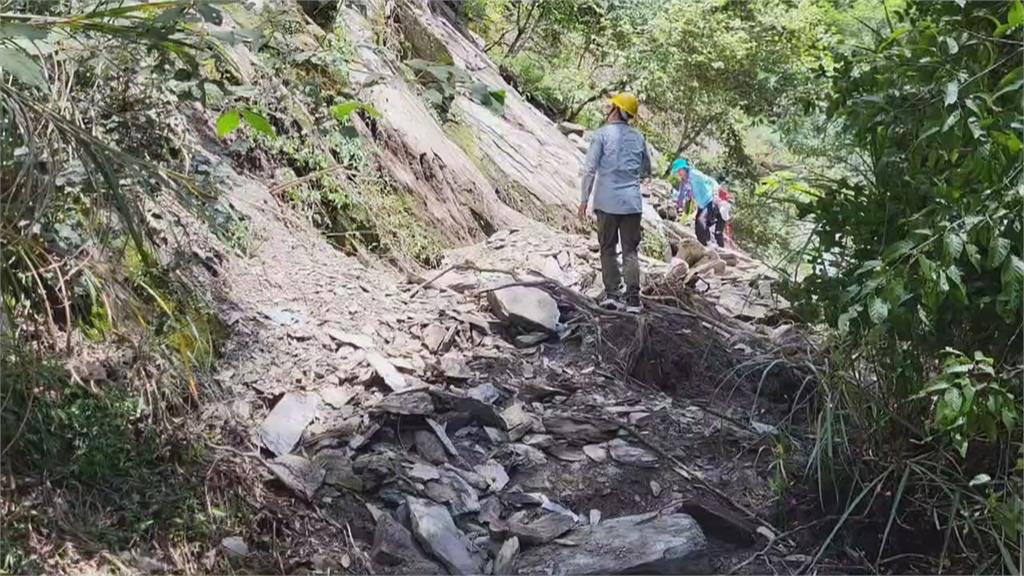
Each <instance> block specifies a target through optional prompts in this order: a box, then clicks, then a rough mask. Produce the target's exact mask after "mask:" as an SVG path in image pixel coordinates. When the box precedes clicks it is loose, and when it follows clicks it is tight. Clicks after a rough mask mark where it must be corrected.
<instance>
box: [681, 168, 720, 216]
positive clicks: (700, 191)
mask: <svg viewBox="0 0 1024 576" xmlns="http://www.w3.org/2000/svg"><path fill="white" fill-rule="evenodd" d="M689 174H690V177H689V178H687V179H686V182H685V183H683V182H680V183H679V189H678V190H676V204H682V203H683V202H686V200H687V199H689V198H693V201H694V203H696V204H697V208H706V207H707V206H708V204H711V202H712V201H714V199H715V192H716V191H717V190H718V181H716V180H715V179H714V178H712V177H711V176H708V175H707V174H705V173H703V172H701V171H700V170H697V169H696V168H694V167H693V166H690V170H689Z"/></svg>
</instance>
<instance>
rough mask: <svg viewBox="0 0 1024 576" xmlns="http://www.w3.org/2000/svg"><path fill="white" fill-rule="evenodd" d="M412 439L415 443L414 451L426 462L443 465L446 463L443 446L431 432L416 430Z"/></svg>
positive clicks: (446, 458)
mask: <svg viewBox="0 0 1024 576" xmlns="http://www.w3.org/2000/svg"><path fill="white" fill-rule="evenodd" d="M413 439H414V440H415V442H416V451H417V452H419V454H420V456H422V457H423V459H424V460H426V461H427V462H430V463H431V464H444V463H445V462H447V461H448V457H447V456H445V451H444V445H443V444H441V441H440V440H438V439H437V436H435V435H434V434H433V433H432V432H429V431H427V430H417V431H416V433H415V434H414V435H413Z"/></svg>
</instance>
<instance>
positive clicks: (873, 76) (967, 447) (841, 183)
mask: <svg viewBox="0 0 1024 576" xmlns="http://www.w3.org/2000/svg"><path fill="white" fill-rule="evenodd" d="M891 16H892V18H891V22H890V29H889V31H888V34H887V35H881V36H880V37H879V38H878V40H877V42H876V45H875V49H874V50H871V51H863V52H855V53H851V54H849V55H845V56H843V57H842V59H841V60H840V66H839V68H838V70H837V78H836V82H835V87H836V89H837V92H836V94H835V95H834V97H833V99H832V102H831V105H830V108H829V115H830V119H831V120H832V121H833V122H836V123H838V126H839V127H840V129H841V130H842V131H843V132H844V133H845V135H846V136H847V137H848V138H849V141H850V145H851V146H852V148H851V149H849V150H848V151H847V153H848V154H849V155H850V156H851V157H854V158H858V159H861V161H860V162H858V163H857V164H856V165H854V166H853V171H851V172H850V173H849V174H847V175H844V176H839V177H834V178H829V179H825V180H823V181H822V182H821V183H820V184H819V187H820V194H815V195H813V196H810V197H808V198H807V199H806V200H805V201H803V202H802V203H801V214H802V215H806V216H809V217H810V218H811V219H812V220H813V222H814V226H815V227H814V229H813V233H812V239H813V242H812V244H811V246H810V251H809V256H810V262H811V264H812V266H813V267H814V272H815V273H814V274H813V275H811V276H809V277H808V278H807V279H806V280H805V282H804V283H803V290H804V291H805V292H804V293H803V302H804V304H805V305H806V306H805V307H804V310H813V311H815V312H816V313H817V314H818V316H817V317H818V318H820V319H821V320H823V321H824V322H826V323H827V324H828V325H830V326H832V327H834V328H835V329H836V330H837V332H838V333H839V335H840V338H841V342H840V348H839V352H838V354H839V355H841V356H842V357H844V358H846V360H845V361H844V364H842V365H841V367H845V369H846V371H845V372H842V373H836V374H834V375H833V377H832V378H831V380H830V381H827V382H825V383H824V386H823V388H822V390H821V392H822V394H823V396H824V397H823V398H822V399H821V406H822V407H821V410H820V412H819V426H818V434H819V437H818V445H817V447H816V449H815V456H816V461H817V463H818V467H817V475H818V477H819V481H821V482H822V483H825V484H829V483H832V482H835V484H833V485H834V486H836V487H837V488H839V491H840V493H841V494H845V495H846V496H845V497H844V496H842V495H841V496H839V498H840V500H843V499H845V498H849V500H848V501H852V504H851V506H850V507H851V508H852V507H856V505H857V504H858V503H859V502H860V501H861V499H862V498H863V496H864V495H865V494H866V493H869V492H870V491H871V490H874V489H877V488H880V487H881V485H882V484H883V483H885V482H894V481H895V480H896V478H902V480H901V481H900V482H899V488H898V490H897V491H896V493H897V494H900V495H902V494H904V493H905V494H906V495H907V496H906V497H904V498H903V500H902V504H903V505H904V506H906V507H908V508H910V509H911V510H914V509H915V508H916V506H917V504H916V503H922V502H926V503H928V504H927V508H925V509H924V510H919V509H918V510H916V513H917V514H921V515H926V517H927V515H931V516H932V517H934V518H935V519H936V520H935V521H934V522H933V524H934V525H936V526H941V529H942V530H943V531H945V533H946V544H945V545H943V546H942V548H941V553H938V552H939V551H938V550H936V551H935V552H936V553H938V556H939V562H940V563H942V562H947V561H950V559H951V558H952V557H953V556H954V555H955V556H956V557H957V558H956V560H957V561H958V562H965V563H971V564H973V565H974V566H975V568H976V569H980V570H982V571H985V570H986V569H995V567H996V566H997V565H998V566H1001V567H1002V570H1003V571H1005V572H1014V571H1016V570H1017V560H1015V558H1019V557H1020V541H1019V539H1018V536H1019V534H1020V532H1021V531H1020V525H1021V522H1022V518H1021V516H1020V512H1019V511H1020V508H1021V506H1020V493H1021V489H1022V486H1021V483H1020V474H1019V471H1017V468H1018V467H1019V465H1018V466H1014V462H1017V461H1018V458H1019V457H1020V453H1021V444H1020V438H1021V422H1020V417H1019V410H1020V403H1021V401H1022V398H1021V396H1020V387H1019V381H1020V374H1021V370H1022V358H1021V344H1022V342H1021V334H1022V319H1021V315H1022V312H1024V309H1022V304H1024V260H1022V248H1024V188H1022V187H1021V184H1022V179H1021V174H1022V171H1021V165H1020V158H1021V149H1022V144H1021V129H1022V127H1021V125H1020V109H1019V107H1020V102H1021V88H1022V87H1024V69H1022V68H1021V66H1020V58H1021V53H1022V44H1021V42H1020V34H1019V30H1020V28H1021V26H1022V25H1024V6H1022V5H1021V2H1020V1H1019V0H1013V1H1012V2H980V1H979V2H972V1H968V2H956V3H953V2H951V3H938V2H908V3H907V5H906V7H905V9H903V10H899V11H896V12H895V13H894V14H892V15H891ZM1011 32H1013V33H1012V34H1011ZM958 351H971V352H973V357H968V356H966V355H964V354H962V353H961V352H958ZM1015 383H1016V384H1015ZM851 438H852V439H851ZM867 454H875V455H879V456H881V458H880V460H868V461H866V460H863V456H864V455H867ZM899 470H903V474H902V475H900V474H898V471H899ZM843 477H845V478H847V479H850V480H853V481H852V482H849V483H846V484H845V486H846V488H843V487H842V486H843V481H842V478H843ZM857 478H872V479H873V480H872V481H871V482H870V483H867V484H866V485H865V484H863V483H860V482H856V481H855V479H857ZM979 478H980V479H981V480H984V479H985V478H989V479H991V480H992V482H991V483H989V482H988V481H981V480H978V479H979ZM908 479H909V480H908ZM893 487H894V488H895V487H896V486H895V485H894V486H893ZM847 490H849V491H847ZM857 490H859V491H860V492H859V495H858V496H857V497H856V498H853V494H855V493H857ZM983 490H988V494H987V495H985V494H984V493H983V492H982V491H983ZM900 505H901V499H900V497H897V498H896V499H895V501H894V502H893V504H892V508H891V510H892V512H891V515H890V520H889V525H890V526H891V525H892V518H893V517H895V516H896V515H897V514H900V513H906V512H898V511H899V510H902V509H901V508H900ZM994 510H1001V511H1002V512H999V513H995V512H993V511H994ZM1008 511H1009V512H1008ZM1006 514H1010V515H1011V516H1012V518H1011V519H1010V520H1009V521H1007V520H1006ZM1013 515H1015V516H1013ZM844 518H845V516H844ZM886 533H888V528H887V529H886ZM951 534H955V535H956V537H955V538H952V539H951V538H950V535H951ZM979 534H984V535H985V536H979ZM975 537H977V538H975ZM884 547H885V540H884V538H883V542H882V548H883V549H884ZM879 555H880V556H879V557H881V551H879Z"/></svg>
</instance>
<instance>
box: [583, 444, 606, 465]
mask: <svg viewBox="0 0 1024 576" xmlns="http://www.w3.org/2000/svg"><path fill="white" fill-rule="evenodd" d="M583 453H584V454H586V455H587V457H588V458H590V459H591V460H593V461H594V462H604V461H605V460H607V459H608V449H607V448H605V445H604V444H587V445H585V446H584V447H583Z"/></svg>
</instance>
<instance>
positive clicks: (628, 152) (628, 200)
mask: <svg viewBox="0 0 1024 576" xmlns="http://www.w3.org/2000/svg"><path fill="white" fill-rule="evenodd" d="M650 175H651V156H650V153H649V152H648V151H647V142H646V141H645V140H644V137H643V135H641V134H640V133H639V132H637V131H636V130H634V129H633V128H631V127H630V126H629V124H626V123H624V122H613V123H611V124H606V125H604V126H602V127H601V129H600V130H598V131H597V132H595V133H594V136H593V138H592V139H591V141H590V148H589V149H588V150H587V160H586V163H585V164H584V167H583V185H582V189H581V191H580V204H584V205H585V204H586V203H587V201H588V200H590V193H591V189H593V192H594V210H600V211H601V212H605V213H608V214H640V213H641V212H643V209H644V207H643V196H641V195H640V179H641V178H647V177H648V176H650ZM595 179H596V185H595Z"/></svg>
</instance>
